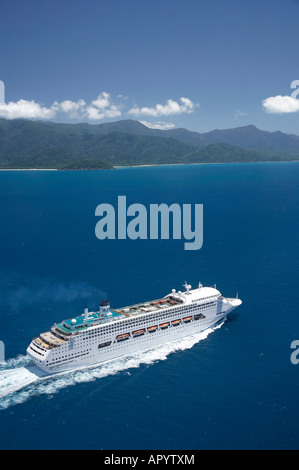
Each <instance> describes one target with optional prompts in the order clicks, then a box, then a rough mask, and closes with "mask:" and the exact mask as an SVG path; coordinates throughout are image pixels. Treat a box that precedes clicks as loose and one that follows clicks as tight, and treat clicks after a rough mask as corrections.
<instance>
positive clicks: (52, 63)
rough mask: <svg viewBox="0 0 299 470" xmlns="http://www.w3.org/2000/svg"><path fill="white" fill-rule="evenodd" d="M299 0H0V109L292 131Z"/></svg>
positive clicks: (297, 117) (68, 117)
mask: <svg viewBox="0 0 299 470" xmlns="http://www.w3.org/2000/svg"><path fill="white" fill-rule="evenodd" d="M298 25H299V0H225V1H223V0H84V1H83V0H42V1H41V0H0V44H1V48H0V81H1V82H3V84H4V85H5V93H4V91H3V84H2V83H1V82H0V117H2V118H6V119H15V118H27V119H38V120H51V121H55V122H68V123H76V122H88V123H89V124H100V123H102V122H111V121H117V120H122V119H134V120H138V121H140V122H142V123H144V124H145V125H147V126H148V127H153V128H160V129H171V128H177V127H184V128H187V129H189V130H193V131H197V132H208V131H210V130H213V129H228V128H233V127H239V126H246V125H249V124H253V125H255V126H257V127H258V128H260V129H262V130H267V131H277V130H280V131H283V132H286V133H294V134H297V135H299V61H298V52H297V51H298V48H299V27H298Z"/></svg>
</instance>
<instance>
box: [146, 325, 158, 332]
mask: <svg viewBox="0 0 299 470" xmlns="http://www.w3.org/2000/svg"><path fill="white" fill-rule="evenodd" d="M157 328H158V325H156V326H149V327H148V329H147V331H148V332H149V333H153V332H154V331H156V330H157Z"/></svg>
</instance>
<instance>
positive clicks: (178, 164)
mask: <svg viewBox="0 0 299 470" xmlns="http://www.w3.org/2000/svg"><path fill="white" fill-rule="evenodd" d="M294 162H297V163H298V162H299V160H276V161H273V160H265V161H260V162H198V163H160V164H159V163H152V164H147V165H115V166H114V167H113V168H114V169H115V170H118V169H121V168H145V167H153V166H182V165H184V166H187V165H188V166H189V165H234V164H237V165H239V164H241V165H243V164H246V163H247V164H248V163H294Z"/></svg>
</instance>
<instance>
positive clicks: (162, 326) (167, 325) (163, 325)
mask: <svg viewBox="0 0 299 470" xmlns="http://www.w3.org/2000/svg"><path fill="white" fill-rule="evenodd" d="M168 327H169V323H162V324H161V325H160V328H161V329H162V330H165V328H168Z"/></svg>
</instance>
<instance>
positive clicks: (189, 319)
mask: <svg viewBox="0 0 299 470" xmlns="http://www.w3.org/2000/svg"><path fill="white" fill-rule="evenodd" d="M183 320H184V322H185V323H188V322H189V321H191V320H192V317H185V318H183Z"/></svg>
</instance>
